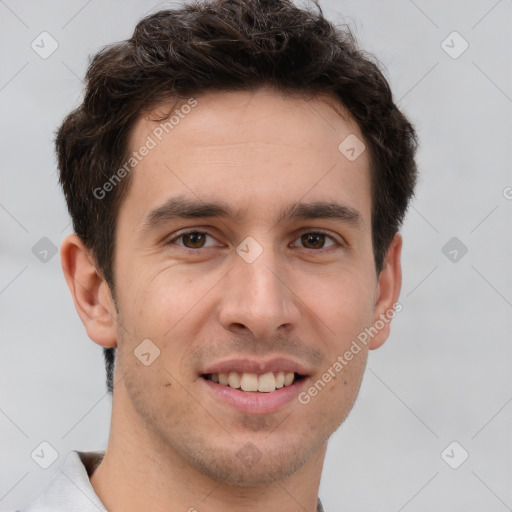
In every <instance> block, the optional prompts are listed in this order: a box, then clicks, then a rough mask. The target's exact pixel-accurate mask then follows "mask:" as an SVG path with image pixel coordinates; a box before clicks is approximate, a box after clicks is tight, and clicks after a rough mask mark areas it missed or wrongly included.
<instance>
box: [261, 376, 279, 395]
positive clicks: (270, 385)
mask: <svg viewBox="0 0 512 512" xmlns="http://www.w3.org/2000/svg"><path fill="white" fill-rule="evenodd" d="M275 389H276V378H275V377H274V374H273V373H272V372H269V373H264V374H263V375H260V378H259V379H258V391H261V392H263V393H270V392H271V391H274V390H275Z"/></svg>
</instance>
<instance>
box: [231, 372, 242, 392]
mask: <svg viewBox="0 0 512 512" xmlns="http://www.w3.org/2000/svg"><path fill="white" fill-rule="evenodd" d="M229 387H230V388H235V389H238V388H239V387H240V375H238V373H236V372H229Z"/></svg>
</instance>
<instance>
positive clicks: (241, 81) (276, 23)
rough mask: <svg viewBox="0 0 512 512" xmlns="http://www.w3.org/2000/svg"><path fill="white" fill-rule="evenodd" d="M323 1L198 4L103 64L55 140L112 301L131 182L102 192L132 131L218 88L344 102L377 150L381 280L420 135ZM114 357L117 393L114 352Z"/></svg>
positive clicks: (162, 19)
mask: <svg viewBox="0 0 512 512" xmlns="http://www.w3.org/2000/svg"><path fill="white" fill-rule="evenodd" d="M314 3H315V7H316V8H317V11H318V12H316V11H312V10H310V9H306V8H299V7H297V6H296V5H294V4H293V3H292V1H291V0H211V1H207V0H196V1H194V2H192V3H189V4H185V5H182V6H181V7H180V8H176V9H172V10H163V11H159V12H157V13H154V14H151V15H149V16H147V17H146V18H144V19H142V20H141V21H140V22H139V23H138V24H137V26H136V28H135V31H134V33H133V35H132V37H130V38H129V39H127V40H126V41H121V42H118V43H115V44H112V45H109V46H106V47H105V48H103V49H102V50H100V51H99V52H98V53H97V54H96V55H95V56H94V58H93V59H92V61H91V63H90V65H89V68H88V70H87V73H86V89H85V97H84V100H83V102H82V104H81V105H80V106H79V107H78V108H76V109H75V110H74V111H72V112H71V113H70V114H69V115H68V116H67V117H66V118H65V120H64V121H63V123H62V125H61V127H60V128H59V130H58V132H57V136H56V142H55V144H56V152H57V157H58V166H59V170H60V183H61V185H62V188H63V191H64V194H65V197H66V201H67V206H68V210H69V212H70V215H71V218H72V222H73V228H74V231H75V232H76V234H77V235H78V236H79V237H80V239H81V240H82V241H83V243H84V245H85V246H86V247H88V248H89V250H90V251H91V253H92V254H93V256H94V258H95V260H96V264H97V265H98V269H99V271H100V272H101V273H102V276H103V278H104V279H105V281H106V282H107V283H108V285H109V286H110V289H111V291H112V293H113V296H114V300H115V282H114V275H113V262H114V258H115V244H114V241H115V232H116V217H117V212H118V210H119V206H120V203H121V201H122V200H123V197H125V195H126V192H127V190H128V187H129V185H130V181H131V180H130V178H131V175H130V174H128V175H127V176H126V177H125V178H123V179H122V180H121V181H120V182H119V184H117V186H115V187H113V189H112V190H111V191H110V192H109V194H105V195H104V197H102V198H101V199H98V197H97V196H96V195H95V194H93V190H95V189H97V188H98V187H101V186H102V185H103V184H104V183H105V180H106V179H107V180H108V179H109V178H110V177H111V176H112V173H113V171H115V170H116V169H118V168H119V167H120V166H121V165H122V164H123V162H126V159H127V155H128V154H129V147H128V140H129V135H130V131H131V129H132V127H133V125H134V123H135V121H136V120H137V118H138V117H139V116H140V115H141V114H144V113H149V112H151V110H152V109H154V108H155V107H157V106H159V105H161V104H164V103H165V102H169V101H170V100H173V101H177V102H178V101H180V100H184V99H187V98H190V97H191V96H199V95H200V94H202V93H205V92H210V91H219V92H220V91H241V90H254V89H257V88H259V87H264V86H267V87H271V88H273V89H274V90H276V91H279V92H282V93H285V94H286V93H289V94H292V93H299V94H302V95H304V97H306V96H313V97H314V96H315V95H318V94H324V93H331V94H333V95H334V96H335V97H337V98H338V99H339V101H340V103H341V104H342V105H343V106H344V107H345V108H346V109H347V110H348V111H349V112H350V113H351V115H352V117H353V118H354V119H355V121H356V122H357V124H358V125H359V127H360V129H361V132H362V134H363V136H364V139H365V145H366V147H367V149H368V152H369V157H370V164H371V165H370V173H371V195H372V243H373V252H374V259H375V268H376V271H377V273H380V271H381V270H382V268H383V264H384V259H385V255H386V251H387V248H388V247H389V244H390V242H391V240H392V238H393V236H394V234H395V233H396V232H397V231H398V229H399V227H400V225H401V223H402V221H403V218H404V215H405V212H406V210H407V205H408V203H409V200H410V198H411V197H412V195H413V193H414V186H415V183H416V177H417V169H416V163H415V152H416V149H417V145H418V143H417V137H416V133H415V130H414V127H413V126H412V125H411V123H410V122H409V121H408V120H407V118H406V117H405V116H404V114H403V113H402V112H400V110H399V109H398V108H397V106H396V105H395V104H394V102H393V97H392V93H391V90H390V87H389V84H388V82H387V81H386V78H385V77H384V75H383V73H382V71H381V70H380V67H379V64H378V61H377V60H376V59H375V57H373V56H371V55H369V54H367V53H366V52H363V51H362V50H360V49H359V48H358V45H357V42H356V39H355V37H354V36H353V34H352V33H351V31H350V30H349V29H348V28H347V27H343V29H341V28H338V27H336V26H335V25H334V24H333V23H331V22H330V21H328V20H327V19H326V18H325V17H324V14H323V11H322V9H321V7H320V5H319V4H318V1H317V0H315V2H314ZM104 350H105V362H106V366H107V387H108V389H109V391H112V389H113V382H112V375H113V365H114V360H115V358H114V350H115V349H104Z"/></svg>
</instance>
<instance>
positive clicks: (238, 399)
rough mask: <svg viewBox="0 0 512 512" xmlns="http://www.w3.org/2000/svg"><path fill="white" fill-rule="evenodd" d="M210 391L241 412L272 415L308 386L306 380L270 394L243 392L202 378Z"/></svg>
mask: <svg viewBox="0 0 512 512" xmlns="http://www.w3.org/2000/svg"><path fill="white" fill-rule="evenodd" d="M200 380H201V381H203V382H204V383H205V384H206V385H207V386H208V389H210V391H211V392H212V393H214V394H215V395H216V396H217V397H218V398H220V399H221V400H222V401H223V402H225V403H227V404H229V405H230V406H231V407H233V408H235V409H237V410H238V411H240V412H244V413H250V414H270V413H273V412H277V411H279V410H280V409H282V408H283V407H284V406H286V405H287V404H289V403H291V402H293V401H294V400H295V399H296V398H297V396H298V395H299V393H300V392H301V390H302V389H303V388H304V387H305V385H306V380H307V379H306V378H302V379H300V380H297V381H295V382H294V383H293V384H292V385H290V386H285V387H282V388H280V389H276V390H275V391H271V392H270V393H260V392H257V391H242V390H240V389H234V388H230V387H229V386H224V385H222V384H217V383H216V382H212V381H211V380H206V379H203V378H202V377H200Z"/></svg>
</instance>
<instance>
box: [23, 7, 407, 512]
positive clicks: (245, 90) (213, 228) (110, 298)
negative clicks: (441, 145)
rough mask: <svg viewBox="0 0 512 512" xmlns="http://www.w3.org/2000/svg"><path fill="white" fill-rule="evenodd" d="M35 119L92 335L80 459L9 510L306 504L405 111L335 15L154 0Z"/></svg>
mask: <svg viewBox="0 0 512 512" xmlns="http://www.w3.org/2000/svg"><path fill="white" fill-rule="evenodd" d="M86 80H87V84H86V87H87V89H86V94H85V98H84V101H83V103H82V104H81V105H80V106H79V107H78V108H77V109H76V110H75V111H74V112H72V113H71V114H70V115H69V116H68V117H67V118H66V119H65V121H64V123H63V124H62V126H61V127H60V129H59V132H58V134H57V140H56V148H57V153H58V162H59V169H60V181H61V184H62V186H63V189H64V193H65V196H66V200H67V204H68V208H69V211H70V214H71V216H72V219H73V226H74V231H75V234H73V235H70V236H68V237H67V238H66V239H65V240H64V242H63V243H62V247H61V259H62V267H63V270H64V274H65V277H66V281H67V283H68V286H69V288H70V290H71V294H72V296H73V300H74V303H75V307H76V309H77V312H78V314H79V315H80V318H81V319H82V322H83V323H84V326H85V329H86V331H87V334H88V336H89V337H90V338H91V339H92V340H93V341H94V342H96V343H97V344H98V345H100V346H102V347H104V349H105V358H106V363H107V384H108V388H109V390H110V391H112V393H113V402H112V423H111V432H110V437H109V442H108V446H107V449H106V451H105V452H104V453H102V452H97V453H81V452H71V453H70V454H69V455H68V458H67V460H66V463H65V464H64V466H63V468H62V469H61V471H60V472H59V473H58V474H57V475H56V477H55V479H54V480H53V481H52V483H51V484H50V486H49V487H48V488H47V489H46V490H45V491H44V492H43V493H42V495H41V496H40V497H39V498H38V500H36V502H35V503H34V504H32V505H29V506H28V507H27V508H26V509H25V510H27V511H36V510H37V511H39V510H45V511H49V510H91V511H92V510H98V509H99V510H105V509H107V510H109V511H114V512H115V511H120V510H123V511H125V512H130V511H135V510H141V509H151V510H153V511H156V512H157V511H160V510H162V511H163V510H165V511H166V512H169V511H186V510H188V511H194V510H198V511H203V510H204V511H210V512H216V511H220V510H226V509H232V510H239V511H244V510H251V511H255V512H256V511H263V510H264V511H266V512H269V511H278V510H279V511H280V512H282V511H292V510H293V511H295V510H304V511H308V512H313V511H314V510H322V505H321V503H320V500H319V499H318V489H319V484H320V477H321V473H322V466H323V461H324V457H325V453H326V448H327V441H328V439H329V437H330V436H331V434H332V433H333V432H334V431H335V430H336V429H337V428H338V427H339V426H340V424H341V423H342V422H343V421H344V420H345V418H346V417H347V415H348V413H349V411H350V410H351V408H352V405H353V403H354V400H355V398H356V396H357V393H358V390H359V386H360V383H361V380H362V376H363V373H364V368H365V363H366V359H367V354H368V350H370V349H376V348H378V347H379V346H380V345H382V343H384V341H385V340H386V339H387V337H388V335H389V330H390V321H391V319H392V318H393V316H394V314H395V311H396V309H397V307H399V306H400V305H399V303H398V297H399V292H400V285H401V267H400V252H401V237H400V234H399V233H398V230H399V227H400V225H401V222H402V220H403V217H404V214H405V211H406V208H407V204H408V201H409V200H410V197H411V196H412V193H413V189H414V184H415V180H416V166H415V162H414V154H415V150H416V136H415V132H414V129H413V127H412V126H411V124H410V123H409V122H408V121H407V119H406V118H405V117H404V115H403V114H402V113H401V112H400V111H399V110H398V109H397V108H396V106H395V105H394V103H393V101H392V95H391V92H390V90H389V86H388V84H387V82H386V80H385V79H384V77H383V75H382V74H381V72H380V71H379V69H378V67H377V66H376V65H375V64H374V63H373V62H372V61H371V60H368V57H367V56H365V54H363V53H362V52H360V51H359V50H358V49H357V47H356V45H355V42H354V40H353V38H352V36H351V34H350V33H349V32H342V31H340V30H339V29H336V28H335V27H334V26H333V25H332V24H331V23H329V22H328V21H327V20H326V19H325V18H324V17H323V14H322V11H321V9H320V8H319V6H318V12H314V11H307V10H302V9H299V8H298V7H296V6H295V5H294V4H292V3H291V2H290V1H288V0H280V1H277V0H272V1H270V0H268V1H264V0H216V1H213V2H202V3H194V4H189V5H186V6H183V7H182V8H179V9H175V10H168V11H161V12H158V13H156V14H153V15H150V16H148V17H147V18H145V19H143V20H142V21H141V22H140V23H139V24H138V25H137V27H136V29H135V32H134V34H133V36H132V37H131V38H130V39H129V40H127V41H123V42H121V43H118V44H115V45H112V46H110V47H107V48H105V49H104V50H102V51H101V52H99V53H98V54H97V55H96V57H95V58H94V60H93V61H92V63H91V65H90V67H89V69H88V72H87V77H86Z"/></svg>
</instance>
